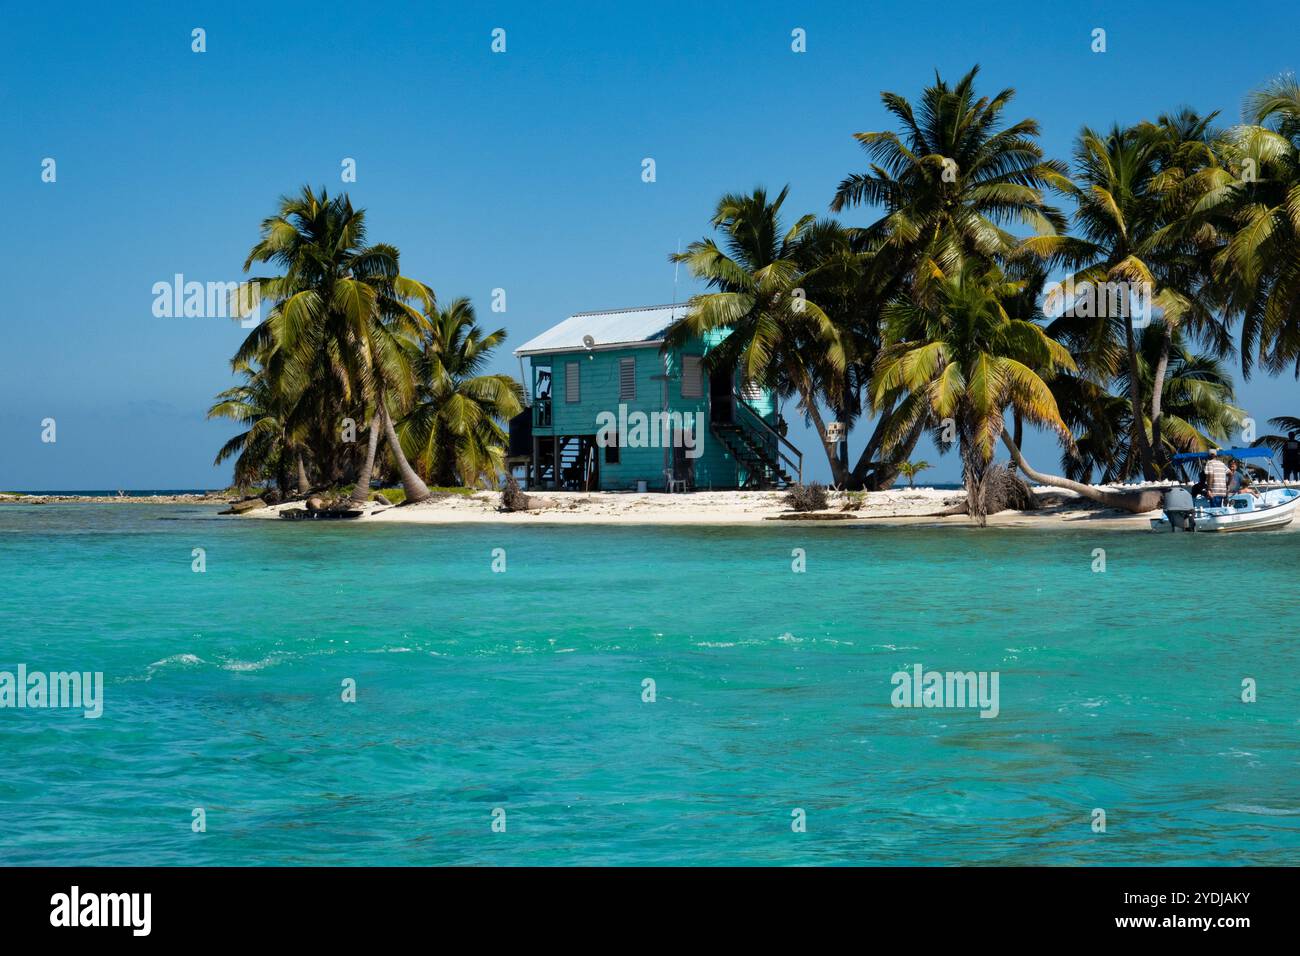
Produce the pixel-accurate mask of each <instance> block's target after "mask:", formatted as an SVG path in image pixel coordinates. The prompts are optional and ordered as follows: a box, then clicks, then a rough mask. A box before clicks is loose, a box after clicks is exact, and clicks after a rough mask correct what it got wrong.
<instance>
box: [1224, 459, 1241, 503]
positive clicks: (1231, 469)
mask: <svg viewBox="0 0 1300 956" xmlns="http://www.w3.org/2000/svg"><path fill="white" fill-rule="evenodd" d="M1243 471H1244V469H1243V468H1242V467H1241V462H1239V461H1237V459H1235V458H1234V459H1232V461H1230V462H1228V494H1229V495H1235V494H1236V493H1237V492H1238V491H1240V490H1241V480H1242V477H1243Z"/></svg>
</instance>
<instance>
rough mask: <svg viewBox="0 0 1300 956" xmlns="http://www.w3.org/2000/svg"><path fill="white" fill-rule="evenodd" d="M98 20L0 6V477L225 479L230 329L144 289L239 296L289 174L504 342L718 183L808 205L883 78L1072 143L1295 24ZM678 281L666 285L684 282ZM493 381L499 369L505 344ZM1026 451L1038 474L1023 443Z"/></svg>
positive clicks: (215, 8) (851, 12)
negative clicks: (962, 87) (223, 406)
mask: <svg viewBox="0 0 1300 956" xmlns="http://www.w3.org/2000/svg"><path fill="white" fill-rule="evenodd" d="M122 6H124V5H102V6H101V5H100V4H89V3H84V4H79V3H65V4H60V5H59V6H58V8H57V10H55V9H54V8H50V7H48V6H42V5H37V4H29V5H23V6H17V5H11V6H10V8H9V9H8V10H7V12H6V18H5V23H4V25H3V28H2V29H3V31H4V32H3V35H0V108H2V110H3V114H2V115H3V116H4V117H5V124H4V126H5V134H4V144H3V146H0V209H3V210H4V213H5V220H6V222H5V233H6V237H7V238H6V243H5V245H6V249H5V252H6V255H5V259H6V260H7V264H8V266H9V269H8V272H9V277H10V282H9V284H8V289H7V293H6V296H5V307H4V310H3V315H2V318H0V321H2V322H3V330H2V337H0V342H2V343H3V344H2V345H0V349H2V350H3V351H2V354H3V359H2V360H0V372H2V373H3V374H0V449H2V451H0V488H18V489H24V488H54V489H58V488H64V489H70V488H119V487H123V488H161V487H216V486H223V485H224V484H226V483H227V481H228V479H229V469H228V467H223V468H220V469H218V468H214V467H212V465H211V460H212V456H213V454H214V453H215V451H216V449H217V448H218V447H219V446H220V444H221V443H222V442H223V441H224V440H225V439H226V438H227V437H228V436H229V435H230V434H232V433H233V431H234V429H233V428H232V426H231V425H230V424H229V423H222V422H207V421H205V419H204V412H205V410H206V408H207V407H208V405H209V404H210V403H211V399H212V396H213V395H214V394H215V393H216V392H217V391H219V390H221V389H223V388H226V387H228V386H229V385H230V384H232V383H233V379H232V377H231V375H230V373H229V369H228V365H227V360H228V358H229V356H230V355H231V353H232V352H233V351H234V349H235V347H236V346H237V344H238V342H239V341H240V339H241V338H242V335H243V334H244V333H243V331H242V330H241V329H240V328H239V327H238V325H237V324H235V323H233V322H230V321H228V320H224V319H218V318H206V319H199V318H191V319H183V318H172V319H165V318H156V317H155V316H154V315H153V312H152V309H151V306H152V303H153V295H152V292H151V289H152V286H153V284H154V283H155V282H159V281H169V280H170V279H171V277H172V276H173V275H174V274H175V273H183V274H184V275H185V276H186V278H187V279H196V280H199V281H209V280H211V281H225V280H231V279H236V278H239V277H240V276H241V271H240V266H241V265H242V263H243V260H244V257H245V255H246V254H247V251H248V249H249V247H250V246H251V245H252V244H253V242H255V241H256V238H257V227H258V224H259V223H260V221H261V220H262V219H263V218H264V217H265V216H267V215H269V214H270V213H271V212H272V211H273V210H274V208H275V204H276V199H277V197H278V196H280V195H281V194H283V193H285V192H290V191H294V190H296V189H298V188H299V187H300V186H301V185H303V184H307V183H311V184H317V185H322V184H323V185H325V186H326V187H328V188H330V189H331V190H336V189H341V188H346V189H347V190H348V191H349V192H350V193H351V195H352V197H353V200H354V202H355V203H356V204H358V205H361V206H364V207H366V209H367V215H368V222H369V225H370V235H371V238H372V239H373V240H376V241H385V242H390V243H394V244H396V245H397V246H398V247H400V248H401V250H402V258H403V271H404V272H406V273H407V274H409V275H413V276H415V277H418V278H420V279H423V280H424V281H426V282H428V283H430V284H431V285H432V286H433V287H434V288H435V290H436V291H437V292H438V294H439V296H440V297H442V298H444V299H447V300H450V299H451V298H454V297H456V296H460V295H468V296H471V297H472V298H473V299H474V300H475V302H476V303H477V305H478V306H479V311H480V316H481V318H482V320H483V321H484V322H485V323H493V324H494V325H495V324H500V325H504V326H505V327H506V328H507V329H508V330H509V333H510V344H511V345H512V346H513V345H517V344H519V343H521V342H523V341H524V340H525V339H527V338H529V337H531V336H532V335H534V334H536V333H537V332H539V331H541V330H542V329H544V328H546V327H547V326H549V325H552V324H554V323H556V322H558V321H560V320H561V319H562V318H564V317H565V316H567V315H569V314H570V313H572V312H575V311H583V310H590V309H600V308H611V307H624V306H630V305H639V304H648V303H660V302H668V301H672V299H673V297H674V286H673V273H674V268H673V266H672V265H671V264H670V263H669V262H668V260H667V256H668V254H669V253H671V252H672V251H673V250H674V248H675V247H676V245H677V243H678V241H679V240H680V241H682V242H683V243H685V242H689V241H691V240H692V239H695V238H699V237H700V236H702V235H704V234H705V233H706V232H707V221H708V217H709V214H710V211H711V209H712V206H713V204H714V202H715V201H716V199H717V197H718V196H719V195H720V194H721V193H722V192H724V191H734V190H747V189H750V188H752V187H753V186H755V185H759V184H763V185H766V186H767V187H768V188H769V189H770V190H771V191H772V192H775V191H776V190H777V189H779V188H780V187H781V186H782V185H784V184H785V183H790V184H791V192H790V198H789V199H788V200H787V203H786V210H787V211H788V212H789V213H790V214H791V216H792V217H793V216H794V215H798V214H802V213H803V212H815V213H819V214H822V213H825V212H826V209H827V204H828V203H829V201H830V198H831V195H832V193H833V191H834V188H835V185H836V184H837V183H838V182H839V180H840V179H841V178H842V177H843V176H844V175H845V174H846V173H848V172H850V171H855V170H860V169H862V168H864V157H863V154H862V153H861V151H860V150H859V148H858V147H857V145H856V144H855V143H854V141H853V140H852V139H851V134H852V133H854V132H857V131H860V130H871V129H881V128H886V127H888V125H889V124H888V121H887V119H886V117H885V115H884V112H883V110H882V109H881V107H880V104H879V98H878V94H879V91H880V90H882V89H890V90H894V91H897V92H900V93H903V94H904V95H907V96H915V95H916V94H917V93H918V92H919V90H920V88H921V87H922V86H924V85H925V84H926V83H927V82H929V81H930V80H931V79H932V77H933V73H934V70H935V69H936V68H937V69H939V70H940V71H941V72H942V73H943V74H944V75H945V76H949V77H952V78H954V79H955V78H956V77H957V76H959V75H960V74H961V73H963V72H964V71H965V70H966V69H968V68H969V67H970V66H971V65H972V64H974V63H979V64H980V65H981V66H982V80H981V84H980V88H981V89H982V90H983V91H985V92H990V93H991V92H993V91H995V90H997V89H1000V88H1002V87H1004V86H1014V87H1015V88H1016V89H1017V90H1018V96H1017V98H1016V100H1015V101H1014V102H1013V104H1012V107H1011V109H1010V113H1009V116H1010V117H1011V118H1019V117H1021V116H1026V115H1027V116H1033V117H1036V118H1037V119H1038V120H1039V121H1040V122H1041V124H1042V127H1043V144H1044V146H1045V148H1046V150H1047V151H1048V153H1049V154H1050V155H1054V156H1059V157H1062V158H1068V156H1069V152H1070V144H1071V140H1072V138H1073V136H1074V134H1075V133H1076V132H1077V130H1078V128H1079V127H1080V126H1081V125H1084V124H1088V125H1092V126H1107V125H1109V124H1110V123H1111V122H1113V121H1120V122H1132V121H1136V120H1139V119H1143V118H1149V117H1154V116H1155V115H1156V114H1157V113H1159V112H1162V111H1167V110H1172V109H1174V108H1176V107H1178V106H1180V105H1183V104H1188V105H1191V106H1194V107H1195V108H1197V109H1199V110H1201V111H1209V110H1214V109H1218V110H1221V111H1222V112H1223V116H1224V118H1225V119H1227V120H1229V121H1235V120H1236V119H1237V118H1238V115H1239V111H1240V104H1241V101H1242V98H1243V96H1244V95H1245V94H1246V92H1247V91H1249V90H1250V89H1252V88H1254V87H1257V86H1259V85H1261V84H1263V83H1265V82H1267V81H1268V80H1269V79H1270V78H1272V77H1274V76H1275V75H1277V74H1278V73H1280V72H1284V71H1288V70H1292V69H1294V68H1295V67H1296V65H1297V64H1296V60H1297V59H1300V54H1297V47H1296V44H1295V37H1296V36H1297V35H1300V8H1287V7H1286V6H1285V5H1281V6H1279V5H1274V6H1272V7H1269V8H1268V11H1267V13H1266V14H1261V15H1259V16H1254V15H1246V14H1243V13H1233V12H1232V11H1231V10H1229V9H1228V8H1225V7H1224V6H1223V5H1222V4H1219V3H1215V4H1211V3H1206V2H1199V0H1189V2H1182V3H1178V4H1160V5H1158V6H1159V7H1163V8H1164V9H1146V7H1147V6H1148V5H1139V4H1134V3H1077V2H1075V3H1050V2H1049V3H1043V2H1036V3H1032V4H1030V3H1023V4H1022V3H1016V2H1005V3H1000V4H997V5H996V6H994V5H988V4H970V5H963V6H962V7H960V8H959V7H958V5H956V4H948V3H939V4H924V3H916V2H910V3H892V2H873V3H870V4H865V3H861V2H856V3H798V4H796V3H762V2H759V3H754V2H750V3H736V4H721V3H713V4H699V3H689V4H688V3H671V2H656V3H653V4H642V5H624V4H610V3H583V4H576V3H574V4H570V3H566V4H558V3H557V4H545V5H541V4H522V3H521V4H504V3H495V4H490V5H484V6H483V7H482V8H481V9H467V7H468V6H469V5H467V4H463V3H460V4H442V3H421V4H409V5H407V4H383V5H373V6H371V5H365V4H353V3H348V4H330V3H311V4H282V3H275V4H257V5H248V6H247V7H246V8H245V9H243V10H232V9H230V6H231V5H228V4H211V5H206V4H204V5H191V4H183V3H168V4H138V5H132V9H129V10H125V9H121V7H122ZM1151 6H1156V5H1151ZM1171 11H1174V12H1171ZM196 27H201V28H203V29H204V30H205V31H206V39H207V52H205V53H202V54H198V53H194V52H192V51H191V30H192V29H194V28H196ZM497 27H500V28H503V29H505V30H506V42H507V52H506V53H504V54H494V53H492V52H491V50H490V43H491V32H492V30H493V29H494V28H497ZM796 27H801V28H803V29H804V30H806V31H807V52H806V53H803V54H796V53H793V52H791V49H790V42H791V40H790V34H791V30H792V29H794V28H796ZM1096 27H1100V28H1103V29H1105V30H1106V33H1107V51H1106V52H1105V53H1104V54H1095V53H1093V52H1092V51H1091V48H1090V47H1091V43H1092V37H1091V32H1092V30H1093V29H1094V28H1096ZM45 157H52V158H54V159H55V160H56V162H57V181H56V182H54V183H44V182H42V181H41V162H42V160H43V159H44V158H45ZM345 157H351V158H354V159H355V160H356V163H357V182H356V183H353V184H348V185H346V187H345V186H344V184H343V183H341V182H340V163H341V161H342V160H343V159H344V158H345ZM644 157H653V158H654V159H655V162H656V167H657V181H656V182H655V183H652V184H647V183H643V182H642V181H641V175H640V174H641V160H642V159H643V158H644ZM870 215H871V214H870V212H869V211H866V210H857V211H854V212H852V213H850V214H849V215H846V216H845V217H843V218H844V219H845V220H846V221H847V222H849V223H855V224H863V223H865V222H867V221H868V220H869V218H870ZM498 287H499V288H504V289H505V290H506V295H507V311H506V313H504V314H500V315H498V314H494V313H492V312H491V311H490V310H489V307H488V306H489V302H490V296H491V290H492V289H494V288H498ZM692 291H698V290H697V289H696V288H695V287H694V286H693V285H692V283H691V281H690V280H689V277H687V276H686V275H685V274H683V275H682V276H681V283H680V285H679V287H678V290H677V295H678V297H679V298H681V297H685V296H687V295H689V294H690V293H691V292H692ZM498 364H499V370H501V371H508V372H511V373H513V374H517V370H518V364H517V362H516V361H515V360H514V358H513V357H512V356H510V355H509V354H508V350H507V353H505V354H502V356H501V358H500V361H499V363H498ZM1297 391H1298V389H1297V384H1296V382H1295V381H1294V380H1293V379H1291V378H1290V377H1286V378H1282V379H1273V380H1268V379H1263V380H1256V381H1252V382H1250V383H1247V384H1245V385H1244V386H1243V387H1242V388H1241V390H1240V394H1239V398H1240V400H1241V401H1240V403H1241V404H1242V405H1243V406H1244V407H1245V408H1246V409H1247V411H1248V412H1249V413H1250V414H1252V415H1253V416H1254V417H1255V418H1256V419H1257V420H1258V421H1259V422H1260V423H1261V427H1262V423H1263V421H1264V420H1265V419H1267V418H1269V417H1271V416H1274V415H1278V414H1293V415H1294V414H1300V398H1298V397H1297ZM47 417H53V418H54V419H55V420H56V421H57V427H58V441H57V442H56V443H54V444H46V443H42V442H41V440H40V436H41V421H42V419H44V418H47ZM864 430H865V429H864ZM795 431H796V433H797V432H799V429H798V428H796V429H795ZM795 437H796V440H799V435H798V434H796V436H795ZM864 440H865V438H864V436H863V435H861V434H855V435H854V436H853V437H852V439H851V441H852V446H851V447H852V450H853V454H854V457H856V454H857V451H858V450H859V449H860V447H861V443H862V441H864ZM799 444H800V445H801V447H803V449H804V451H805V454H806V455H807V458H808V460H809V461H812V462H815V469H814V472H813V474H814V476H824V475H825V474H826V471H827V469H826V466H825V462H824V460H823V459H822V456H821V454H820V452H819V451H818V450H817V449H816V446H815V444H814V443H813V442H812V441H810V440H808V439H807V438H806V437H805V438H803V440H801V441H799ZM1027 452H1028V454H1029V457H1030V458H1031V460H1034V461H1036V462H1037V463H1041V465H1052V466H1054V465H1055V462H1056V459H1057V451H1056V449H1055V446H1054V443H1053V442H1052V441H1050V440H1049V439H1047V438H1046V437H1045V436H1043V437H1039V438H1037V439H1035V440H1032V441H1030V442H1029V443H1028V447H1027ZM920 454H921V455H922V456H923V457H926V458H928V459H929V460H930V461H931V462H934V463H936V464H937V467H936V469H935V470H934V471H933V472H930V473H929V474H928V475H927V477H929V478H931V479H932V480H956V479H957V475H958V473H959V465H958V462H957V459H956V456H955V455H949V456H947V457H946V458H943V459H940V458H939V457H938V456H937V455H936V454H935V453H934V452H933V449H922V451H921V452H920ZM1041 465H1040V466H1041Z"/></svg>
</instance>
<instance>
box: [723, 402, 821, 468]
mask: <svg viewBox="0 0 1300 956" xmlns="http://www.w3.org/2000/svg"><path fill="white" fill-rule="evenodd" d="M732 402H733V406H734V409H735V412H734V414H732V415H731V420H730V421H725V420H724V421H713V422H710V428H711V429H712V431H713V434H714V435H715V436H716V437H717V439H718V440H719V441H721V442H722V444H723V445H724V446H725V447H726V448H727V450H728V451H730V452H731V454H732V455H733V456H734V457H735V459H736V461H737V462H738V463H739V464H740V465H741V466H742V467H743V468H744V471H745V476H744V481H743V483H742V484H741V487H742V488H747V489H748V488H756V489H770V488H786V487H788V486H790V485H792V484H795V483H796V478H795V476H797V477H798V481H799V482H802V481H803V455H802V453H801V452H800V451H799V449H797V448H795V447H794V445H792V444H790V442H788V441H787V440H786V439H785V437H784V436H783V435H781V434H780V433H779V432H778V431H777V430H776V429H774V428H773V427H772V426H771V425H769V424H768V423H767V422H766V421H764V420H763V416H762V415H760V414H759V413H758V412H757V411H756V410H755V409H754V408H753V407H752V406H750V404H749V403H748V402H746V401H745V400H744V399H743V398H741V397H740V396H739V395H734V396H733V397H732ZM783 449H789V452H787V451H785V450H783ZM787 468H788V469H790V471H793V472H794V475H791V473H790V471H788V470H787Z"/></svg>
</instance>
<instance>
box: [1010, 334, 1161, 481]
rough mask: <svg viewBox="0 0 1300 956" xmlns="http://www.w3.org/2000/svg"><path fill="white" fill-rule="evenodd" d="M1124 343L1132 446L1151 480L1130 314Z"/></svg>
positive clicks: (1151, 474) (1135, 344) (1147, 477)
mask: <svg viewBox="0 0 1300 956" xmlns="http://www.w3.org/2000/svg"><path fill="white" fill-rule="evenodd" d="M1124 345H1125V348H1126V349H1127V351H1128V401H1129V408H1130V409H1132V412H1133V416H1132V417H1133V426H1132V433H1133V447H1134V449H1135V450H1136V451H1137V454H1138V460H1139V461H1140V462H1141V464H1142V477H1143V478H1145V479H1146V480H1147V481H1151V480H1152V479H1154V478H1155V477H1156V470H1155V466H1154V465H1153V464H1152V462H1151V445H1150V444H1149V443H1148V442H1147V429H1146V421H1145V419H1146V416H1145V415H1144V414H1143V408H1142V382H1141V379H1140V378H1139V376H1138V358H1137V337H1136V336H1135V335H1134V334H1133V316H1131V315H1126V316H1125V317H1124ZM1025 474H1029V472H1025Z"/></svg>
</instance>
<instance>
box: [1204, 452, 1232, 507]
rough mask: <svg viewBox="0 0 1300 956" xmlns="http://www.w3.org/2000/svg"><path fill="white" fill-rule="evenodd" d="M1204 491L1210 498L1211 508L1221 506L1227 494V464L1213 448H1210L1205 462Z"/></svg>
mask: <svg viewBox="0 0 1300 956" xmlns="http://www.w3.org/2000/svg"><path fill="white" fill-rule="evenodd" d="M1204 477H1205V491H1206V494H1207V495H1208V496H1209V498H1210V507H1211V508H1221V507H1223V502H1224V500H1225V499H1226V498H1227V496H1228V466H1227V465H1225V464H1224V463H1223V461H1222V460H1221V459H1220V458H1219V453H1218V451H1216V450H1215V449H1213V448H1211V449H1210V457H1209V459H1208V460H1207V461H1206V462H1205V472H1204Z"/></svg>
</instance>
